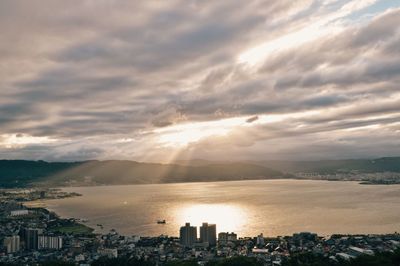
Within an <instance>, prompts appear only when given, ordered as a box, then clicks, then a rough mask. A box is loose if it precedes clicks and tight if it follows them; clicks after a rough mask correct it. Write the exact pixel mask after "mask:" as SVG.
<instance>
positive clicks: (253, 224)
mask: <svg viewBox="0 0 400 266" xmlns="http://www.w3.org/2000/svg"><path fill="white" fill-rule="evenodd" d="M64 190H65V191H70V192H72V191H75V192H78V193H81V194H82V195H83V196H82V197H76V198H67V199H61V200H49V201H46V205H47V206H48V208H49V209H51V210H53V211H55V212H57V213H58V214H60V215H61V216H63V217H75V218H85V219H88V222H87V224H88V225H90V226H93V227H95V228H97V231H108V230H110V229H112V228H114V229H117V231H118V232H120V233H123V234H127V235H142V236H157V235H161V234H167V235H172V236H177V235H178V234H179V227H180V226H181V225H182V224H184V223H185V222H191V223H192V224H195V225H200V224H201V223H202V222H209V223H216V224H217V231H233V232H236V233H238V235H239V236H255V235H257V234H259V233H261V232H263V233H264V234H265V235H269V236H277V235H290V234H293V233H295V232H301V231H312V232H316V233H318V234H321V235H329V234H332V233H352V234H355V233H393V232H395V231H400V185H390V186H385V185H360V184H358V183H357V182H332V181H331V182H330V181H310V180H261V181H260V180H258V181H234V182H212V183H180V184H154V185H153V184H152V185H124V186H100V187H75V188H64ZM159 219H165V220H166V221H167V223H166V224H165V225H159V224H157V223H156V222H157V220H159ZM97 224H102V225H103V226H104V228H103V230H101V229H100V228H99V227H98V226H97Z"/></svg>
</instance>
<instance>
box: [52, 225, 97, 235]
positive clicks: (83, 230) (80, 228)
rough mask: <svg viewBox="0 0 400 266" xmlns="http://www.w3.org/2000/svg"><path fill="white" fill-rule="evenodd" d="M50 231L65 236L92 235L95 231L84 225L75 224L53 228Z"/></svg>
mask: <svg viewBox="0 0 400 266" xmlns="http://www.w3.org/2000/svg"><path fill="white" fill-rule="evenodd" d="M50 231H52V232H60V233H63V234H91V233H92V232H93V229H92V228H90V227H88V226H86V225H83V224H74V225H65V226H58V227H54V228H51V229H50Z"/></svg>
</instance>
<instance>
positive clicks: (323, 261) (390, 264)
mask: <svg viewBox="0 0 400 266" xmlns="http://www.w3.org/2000/svg"><path fill="white" fill-rule="evenodd" d="M399 265H400V249H397V250H396V251H394V252H381V253H377V254H375V255H374V256H370V255H362V256H359V257H357V258H355V259H351V260H349V261H346V260H337V261H335V260H332V259H330V258H327V257H324V256H322V255H315V254H312V253H303V254H298V255H293V256H291V258H290V259H289V260H288V261H286V262H285V263H283V265H282V266H399Z"/></svg>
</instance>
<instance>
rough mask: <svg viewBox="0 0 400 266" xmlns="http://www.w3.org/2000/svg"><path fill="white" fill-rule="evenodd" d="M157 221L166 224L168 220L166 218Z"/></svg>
mask: <svg viewBox="0 0 400 266" xmlns="http://www.w3.org/2000/svg"><path fill="white" fill-rule="evenodd" d="M157 223H158V224H166V223H167V222H166V221H165V220H158V221H157Z"/></svg>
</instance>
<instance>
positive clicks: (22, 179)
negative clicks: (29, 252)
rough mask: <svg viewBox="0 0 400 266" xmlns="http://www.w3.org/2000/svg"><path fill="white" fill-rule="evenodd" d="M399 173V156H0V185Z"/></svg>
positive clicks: (62, 184) (142, 182) (94, 183)
mask: <svg viewBox="0 0 400 266" xmlns="http://www.w3.org/2000/svg"><path fill="white" fill-rule="evenodd" d="M380 172H395V173H400V157H383V158H378V159H372V160H368V159H351V160H321V161H243V162H235V161H228V162H227V161H207V160H200V159H197V160H187V161H183V160H182V161H175V162H173V163H172V164H160V163H143V162H135V161H123V160H108V161H96V160H93V161H82V162H45V161H24V160H0V187H26V186H30V185H45V186H70V185H74V186H78V185H117V184H152V183H173V182H206V181H233V180H247V179H277V178H293V177H295V175H296V173H317V174H322V175H324V174H328V175H329V174H336V173H380Z"/></svg>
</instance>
